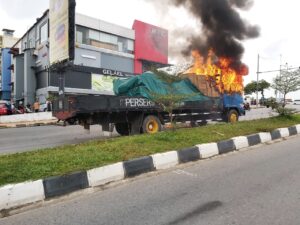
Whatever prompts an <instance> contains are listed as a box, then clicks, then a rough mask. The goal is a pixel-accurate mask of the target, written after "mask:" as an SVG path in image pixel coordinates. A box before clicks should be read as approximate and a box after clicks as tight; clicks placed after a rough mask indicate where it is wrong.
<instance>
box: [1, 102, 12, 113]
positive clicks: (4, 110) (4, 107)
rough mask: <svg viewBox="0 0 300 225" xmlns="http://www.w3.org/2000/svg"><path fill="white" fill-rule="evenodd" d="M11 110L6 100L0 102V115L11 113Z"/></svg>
mask: <svg viewBox="0 0 300 225" xmlns="http://www.w3.org/2000/svg"><path fill="white" fill-rule="evenodd" d="M11 114H12V110H11V106H10V104H9V103H8V102H0V116H1V115H11Z"/></svg>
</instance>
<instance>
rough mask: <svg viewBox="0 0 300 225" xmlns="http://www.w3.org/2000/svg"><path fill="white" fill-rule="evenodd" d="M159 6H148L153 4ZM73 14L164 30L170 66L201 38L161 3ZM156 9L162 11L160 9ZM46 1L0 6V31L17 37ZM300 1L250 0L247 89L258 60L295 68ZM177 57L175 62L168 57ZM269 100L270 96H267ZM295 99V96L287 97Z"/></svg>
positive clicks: (109, 5) (264, 65)
mask: <svg viewBox="0 0 300 225" xmlns="http://www.w3.org/2000/svg"><path fill="white" fill-rule="evenodd" d="M155 1H156V3H157V2H159V4H153V2H155ZM76 2H77V6H76V12H78V13H82V14H85V15H88V16H92V17H95V18H98V19H101V20H105V21H108V22H111V23H115V24H118V25H121V26H124V27H128V28H131V27H132V24H133V21H134V20H135V19H138V20H141V21H144V22H147V23H150V24H153V25H156V26H160V27H163V28H166V29H168V30H169V33H170V43H169V53H170V59H169V61H170V63H174V64H178V63H180V64H181V63H184V62H185V60H186V59H184V58H183V57H180V51H181V50H180V47H181V46H182V48H184V47H185V45H186V39H187V37H188V36H189V31H191V32H194V31H197V32H200V33H201V25H200V23H199V21H197V20H196V19H195V18H194V17H193V16H192V15H191V14H190V13H189V12H187V11H186V10H185V9H184V8H183V7H180V8H176V7H173V6H168V7H166V3H167V1H165V0H159V1H158V0H152V1H150V0H126V1H124V0H110V1H107V0H76ZM160 4H161V5H160ZM48 5H49V0H0V29H1V30H2V29H3V28H8V29H14V30H15V31H16V32H15V36H17V37H21V36H22V35H23V34H24V33H25V32H26V31H27V29H28V28H30V27H31V26H32V25H33V23H34V22H35V21H36V18H38V17H40V16H42V14H43V12H44V11H45V10H47V8H48ZM299 10H300V1H297V0H254V5H253V7H252V8H251V9H249V10H248V11H241V12H240V13H241V15H242V17H243V18H244V19H245V20H247V21H248V22H249V23H250V24H255V25H258V26H259V27H260V30H261V35H260V37H258V38H256V39H251V40H247V41H244V42H243V44H244V47H245V53H244V56H243V61H244V63H246V64H247V65H248V66H249V69H250V73H249V75H248V76H246V77H245V79H244V83H245V84H247V83H249V82H251V81H252V80H256V79H257V75H256V71H257V58H258V54H259V55H260V71H262V72H263V71H270V70H279V68H280V65H282V68H283V69H284V68H286V67H287V66H288V67H289V68H291V67H299V66H300V58H299V52H300V44H299V40H300V29H299V27H298V26H297V23H298V21H300V13H299ZM174 55H176V57H172V56H174ZM278 73H279V72H275V73H261V74H260V75H259V79H265V80H267V81H268V82H270V83H271V82H272V80H273V78H274V76H276V75H277V74H278ZM266 95H267V97H268V96H272V95H274V91H273V90H269V91H267V93H266ZM288 97H289V98H293V99H300V92H295V93H292V94H290V95H288Z"/></svg>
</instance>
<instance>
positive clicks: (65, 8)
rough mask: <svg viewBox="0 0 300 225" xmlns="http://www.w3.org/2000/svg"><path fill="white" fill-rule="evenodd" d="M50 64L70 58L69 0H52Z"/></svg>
mask: <svg viewBox="0 0 300 225" xmlns="http://www.w3.org/2000/svg"><path fill="white" fill-rule="evenodd" d="M49 17H50V64H51V65H52V64H54V63H58V62H61V61H64V60H67V59H69V0H50V11H49Z"/></svg>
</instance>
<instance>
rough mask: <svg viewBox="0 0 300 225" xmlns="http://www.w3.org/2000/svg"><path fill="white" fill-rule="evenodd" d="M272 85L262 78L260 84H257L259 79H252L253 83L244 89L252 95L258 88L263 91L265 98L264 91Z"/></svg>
mask: <svg viewBox="0 0 300 225" xmlns="http://www.w3.org/2000/svg"><path fill="white" fill-rule="evenodd" d="M270 86H271V84H270V83H269V82H267V81H265V80H260V81H259V82H258V86H257V81H252V82H251V83H249V84H247V85H246V87H245V88H244V91H245V94H246V95H251V94H252V93H255V92H256V90H258V91H259V92H261V95H262V97H263V98H264V91H265V90H266V89H268V88H270Z"/></svg>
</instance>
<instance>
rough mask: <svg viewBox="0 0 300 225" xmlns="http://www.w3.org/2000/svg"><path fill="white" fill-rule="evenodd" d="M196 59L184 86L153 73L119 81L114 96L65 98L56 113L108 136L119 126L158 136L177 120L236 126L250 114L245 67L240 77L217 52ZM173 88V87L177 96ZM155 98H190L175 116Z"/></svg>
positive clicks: (126, 132)
mask: <svg viewBox="0 0 300 225" xmlns="http://www.w3.org/2000/svg"><path fill="white" fill-rule="evenodd" d="M193 55H194V57H195V63H194V66H193V67H191V68H190V69H188V70H187V71H186V72H184V73H183V74H181V76H182V79H180V80H179V81H176V82H173V83H171V84H170V83H166V82H164V81H162V80H161V79H160V78H159V77H158V76H157V75H156V74H155V73H152V72H146V73H143V74H142V75H139V76H133V77H128V78H125V79H124V78H120V79H116V80H114V92H115V95H100V96H79V95H76V96H65V97H64V98H63V99H57V100H56V101H55V102H54V104H53V106H54V107H53V114H54V116H55V117H57V118H58V119H60V120H65V121H67V122H69V121H79V124H81V125H83V126H84V128H85V129H89V128H90V125H94V124H100V125H101V126H102V129H103V130H104V131H112V128H113V127H115V128H116V131H117V132H118V133H119V134H120V135H130V134H139V133H150V134H152V133H156V132H159V131H161V130H162V127H163V125H165V124H166V123H170V122H173V120H172V118H175V120H176V122H190V123H192V124H199V123H203V122H205V121H207V120H215V121H218V120H219V121H220V120H222V121H226V122H231V123H234V122H237V121H238V118H239V116H241V115H244V114H245V111H244V109H243V99H242V96H241V93H242V90H243V83H242V80H243V78H242V75H245V74H246V73H247V69H246V67H245V68H244V69H243V70H241V71H239V72H238V71H235V70H233V69H231V68H228V67H227V66H228V65H229V63H228V62H227V61H226V60H225V59H220V60H219V61H215V59H213V58H214V56H213V52H211V55H210V56H209V57H208V58H207V60H204V58H203V57H201V55H200V54H199V53H198V52H193ZM213 62H214V63H213ZM170 85H174V88H173V91H170V88H169V87H170ZM174 90H176V91H175V92H174ZM152 93H158V94H160V95H166V96H170V95H181V94H184V95H186V96H188V97H186V99H185V100H183V101H182V102H181V103H180V104H178V105H177V107H176V108H174V110H172V113H171V114H170V112H168V111H166V110H165V109H164V108H163V107H162V106H161V105H160V104H157V102H156V101H155V99H153V97H152V96H153V95H152Z"/></svg>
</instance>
